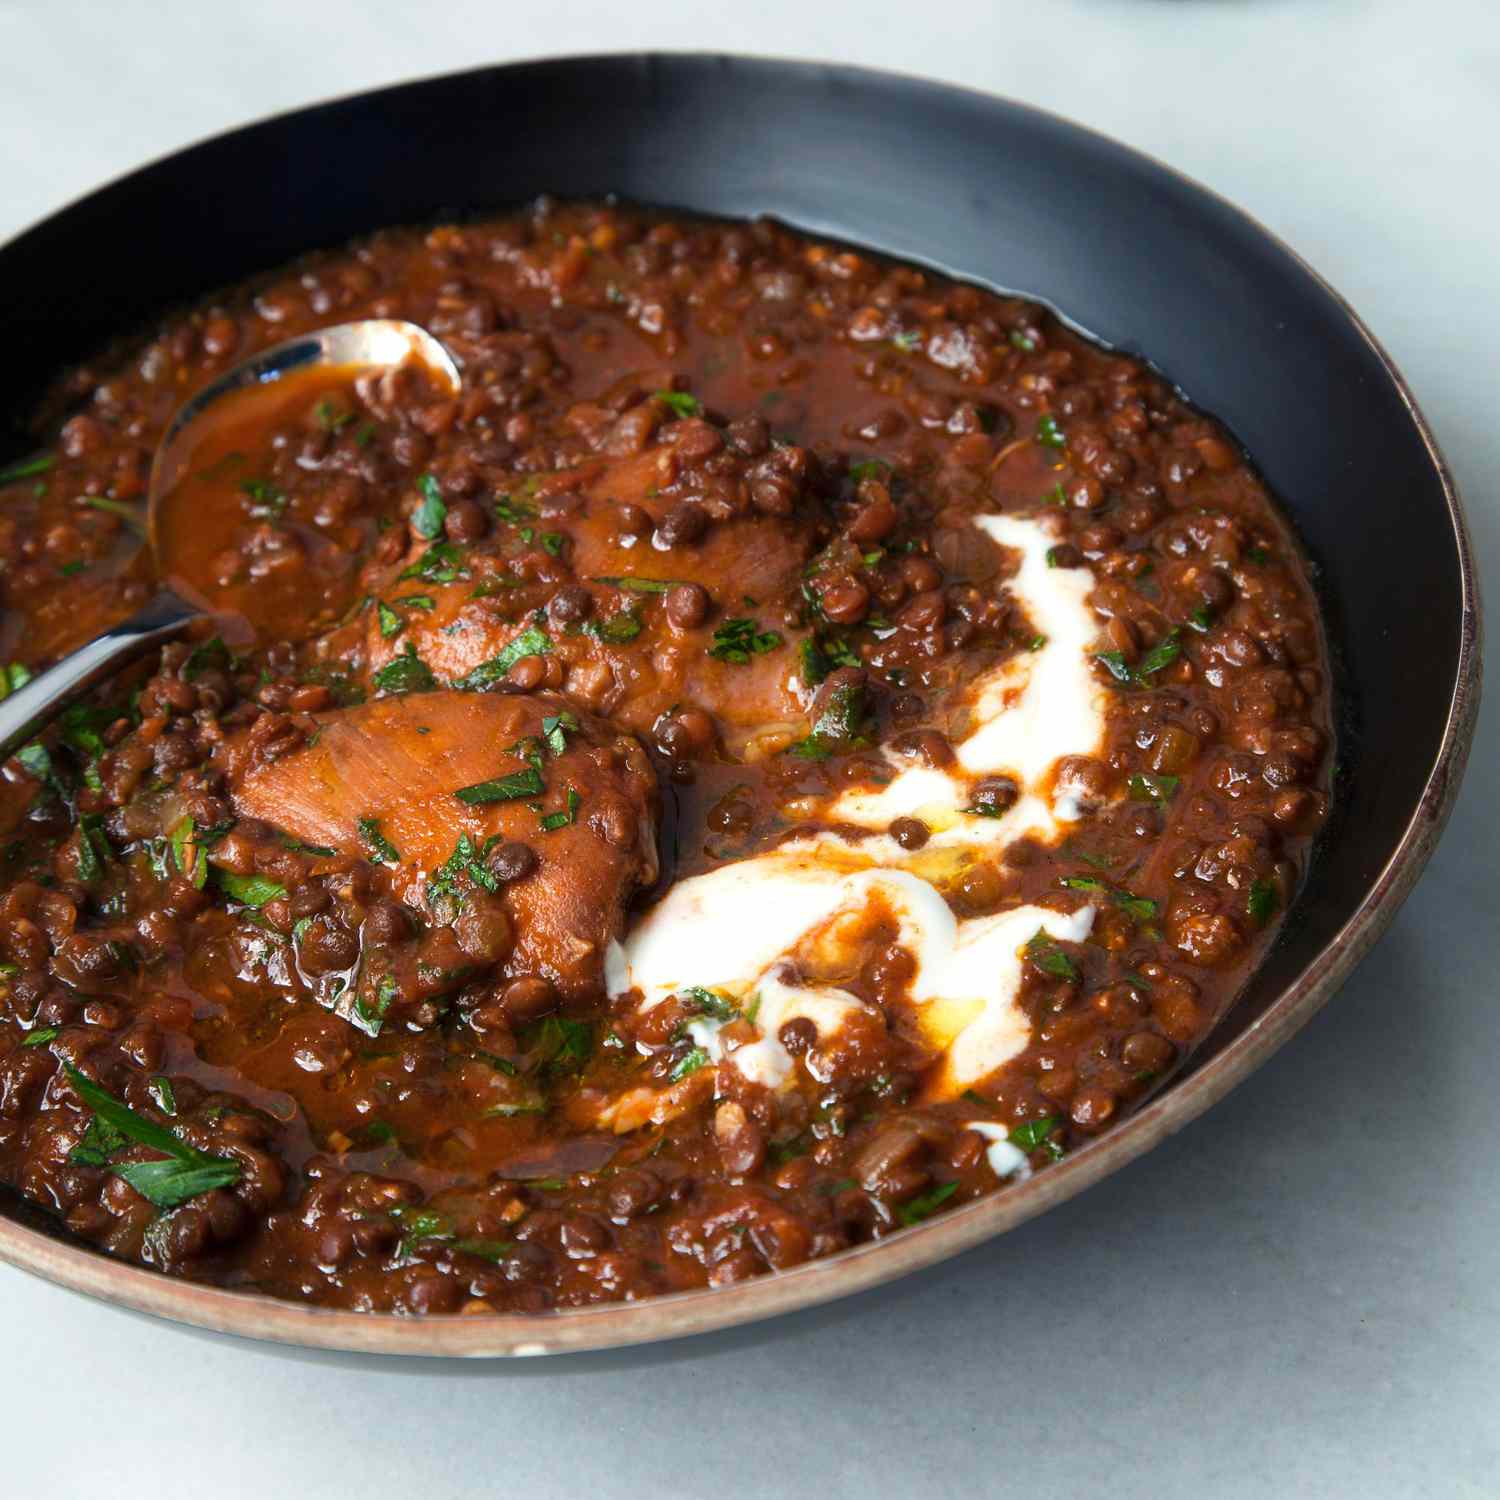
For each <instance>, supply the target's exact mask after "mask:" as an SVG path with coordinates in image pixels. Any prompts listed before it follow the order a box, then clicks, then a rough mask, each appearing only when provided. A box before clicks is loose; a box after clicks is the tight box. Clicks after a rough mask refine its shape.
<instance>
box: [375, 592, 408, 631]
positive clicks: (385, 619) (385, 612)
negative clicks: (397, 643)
mask: <svg viewBox="0 0 1500 1500" xmlns="http://www.w3.org/2000/svg"><path fill="white" fill-rule="evenodd" d="M375 617H376V619H378V620H379V621H380V633H381V635H382V636H383V637H384V638H385V639H386V640H388V641H389V640H394V639H395V638H396V637H397V636H398V635H400V634H401V632H402V631H403V630H405V629H406V621H405V620H403V619H402V618H401V616H400V615H398V614H397V613H396V611H395V610H393V609H392V608H391V607H390V605H389V604H387V603H385V601H384V600H376V602H375Z"/></svg>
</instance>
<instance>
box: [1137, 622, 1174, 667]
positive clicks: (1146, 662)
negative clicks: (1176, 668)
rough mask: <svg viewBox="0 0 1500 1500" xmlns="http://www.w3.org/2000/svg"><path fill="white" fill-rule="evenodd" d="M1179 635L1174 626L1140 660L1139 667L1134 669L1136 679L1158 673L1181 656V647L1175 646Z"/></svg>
mask: <svg viewBox="0 0 1500 1500" xmlns="http://www.w3.org/2000/svg"><path fill="white" fill-rule="evenodd" d="M1180 634H1181V632H1180V631H1179V630H1178V629H1177V628H1176V627H1175V626H1174V627H1173V628H1172V629H1171V630H1169V631H1168V632H1167V633H1166V635H1164V636H1163V637H1162V638H1161V639H1160V640H1159V641H1158V642H1157V643H1156V644H1155V645H1154V646H1153V647H1152V648H1151V649H1150V650H1149V651H1148V652H1147V653H1146V654H1145V655H1144V656H1143V657H1142V658H1141V664H1140V666H1138V667H1137V668H1136V669H1135V675H1136V677H1137V678H1138V679H1144V678H1147V677H1150V676H1152V675H1153V674H1154V673H1156V672H1160V671H1161V670H1162V668H1163V667H1168V666H1170V665H1171V664H1172V663H1173V662H1174V661H1176V660H1177V658H1178V657H1179V656H1181V655H1182V647H1181V646H1179V645H1178V644H1177V638H1178V636H1179V635H1180Z"/></svg>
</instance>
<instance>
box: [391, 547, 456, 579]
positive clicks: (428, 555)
mask: <svg viewBox="0 0 1500 1500" xmlns="http://www.w3.org/2000/svg"><path fill="white" fill-rule="evenodd" d="M463 556H464V554H463V549H462V548H461V547H456V546H455V545H454V544H453V543H452V542H434V543H433V544H432V545H431V546H430V547H429V548H428V549H427V550H426V551H425V552H424V553H423V554H422V555H421V557H419V558H418V559H417V561H416V562H414V563H413V564H412V565H411V566H410V567H409V568H404V569H403V570H402V571H401V572H400V573H398V574H397V575H396V581H397V582H398V583H399V582H402V581H404V580H405V579H408V578H420V579H422V580H423V581H424V582H425V583H452V582H453V581H454V579H456V578H466V577H468V574H467V573H466V572H465V571H464V568H463Z"/></svg>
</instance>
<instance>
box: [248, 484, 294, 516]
mask: <svg viewBox="0 0 1500 1500" xmlns="http://www.w3.org/2000/svg"><path fill="white" fill-rule="evenodd" d="M240 489H241V490H242V491H243V492H244V493H245V494H247V495H248V496H249V497H250V498H251V500H253V501H254V502H255V503H254V504H253V505H252V506H251V507H250V514H251V515H252V516H254V517H255V518H256V519H257V520H265V519H267V518H273V517H276V516H279V515H281V514H282V512H283V511H285V510H286V502H287V493H286V491H285V490H284V489H282V488H280V486H278V485H274V484H272V483H271V481H270V480H269V479H247V480H245V482H244V483H243V484H241V485H240Z"/></svg>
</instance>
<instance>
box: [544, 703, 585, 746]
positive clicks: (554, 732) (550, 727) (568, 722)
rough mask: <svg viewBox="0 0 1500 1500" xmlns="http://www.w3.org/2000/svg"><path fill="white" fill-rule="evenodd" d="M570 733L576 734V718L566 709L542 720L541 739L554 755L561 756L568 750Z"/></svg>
mask: <svg viewBox="0 0 1500 1500" xmlns="http://www.w3.org/2000/svg"><path fill="white" fill-rule="evenodd" d="M570 731H571V732H572V733H574V734H576V733H577V732H578V716H577V715H576V714H574V713H571V712H570V711H569V710H568V709H566V708H565V709H563V710H562V712H561V713H555V714H548V715H547V717H546V718H545V719H543V720H542V739H543V741H544V742H545V743H546V746H547V748H548V749H549V750H550V751H551V752H552V753H553V754H554V755H561V754H562V753H563V751H564V750H566V749H567V748H568V734H569V732H570Z"/></svg>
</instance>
